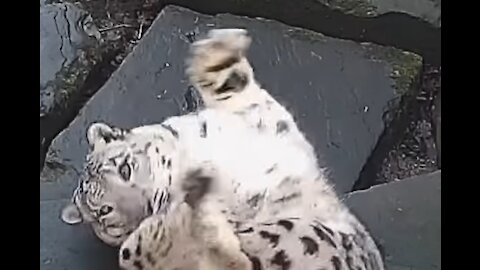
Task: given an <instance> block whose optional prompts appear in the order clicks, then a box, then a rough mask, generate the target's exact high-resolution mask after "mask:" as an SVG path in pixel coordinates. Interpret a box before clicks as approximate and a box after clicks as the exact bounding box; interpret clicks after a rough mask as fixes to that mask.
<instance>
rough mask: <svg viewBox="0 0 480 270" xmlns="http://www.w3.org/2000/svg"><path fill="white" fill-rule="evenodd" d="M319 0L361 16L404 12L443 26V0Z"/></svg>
mask: <svg viewBox="0 0 480 270" xmlns="http://www.w3.org/2000/svg"><path fill="white" fill-rule="evenodd" d="M317 1H318V2H320V3H322V4H324V5H326V6H328V7H331V8H332V9H335V10H339V11H342V12H344V13H346V14H352V15H355V16H360V17H375V16H378V15H382V14H385V13H390V12H402V13H406V14H409V15H411V16H414V17H417V18H420V19H422V20H424V21H427V22H429V23H430V24H432V25H434V26H436V27H441V25H442V1H441V0H401V1H399V0H317Z"/></svg>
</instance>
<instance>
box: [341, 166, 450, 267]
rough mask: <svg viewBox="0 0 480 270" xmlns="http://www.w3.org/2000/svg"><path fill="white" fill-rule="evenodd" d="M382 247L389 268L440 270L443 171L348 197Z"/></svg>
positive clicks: (350, 203)
mask: <svg viewBox="0 0 480 270" xmlns="http://www.w3.org/2000/svg"><path fill="white" fill-rule="evenodd" d="M345 202H346V204H347V205H348V206H349V207H350V209H351V210H352V211H353V212H354V213H355V214H357V215H358V216H359V219H360V220H361V221H362V222H364V223H365V225H366V226H367V228H368V229H369V231H370V232H371V233H372V235H373V237H374V238H375V240H376V242H377V243H378V244H380V246H381V247H383V250H384V253H385V254H384V255H385V258H386V264H387V269H422V270H436V269H441V268H442V267H441V222H440V221H441V171H436V172H433V173H430V174H424V175H421V176H416V177H412V178H407V179H402V180H401V181H398V182H392V183H389V184H384V185H378V186H375V187H373V188H370V189H368V190H364V191H356V192H353V193H350V194H348V195H347V196H346V200H345Z"/></svg>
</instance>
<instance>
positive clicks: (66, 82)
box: [40, 1, 100, 117]
mask: <svg viewBox="0 0 480 270" xmlns="http://www.w3.org/2000/svg"><path fill="white" fill-rule="evenodd" d="M99 34H100V33H99V32H98V30H97V29H96V27H95V26H94V25H93V23H92V19H91V17H89V15H88V14H87V13H86V12H85V11H84V10H82V9H80V8H78V7H77V6H75V5H73V4H70V3H61V4H45V1H43V2H42V1H40V117H42V116H45V115H46V114H48V113H50V112H51V111H52V110H53V108H54V107H55V106H56V105H57V104H59V103H60V104H61V103H63V102H64V101H65V99H66V98H68V96H69V95H71V94H72V92H74V91H76V90H78V87H77V86H78V85H79V84H81V83H82V81H83V79H84V78H85V76H86V74H87V73H88V72H87V71H88V68H89V67H90V66H89V65H91V64H92V63H91V62H92V59H90V58H93V56H91V55H87V53H86V51H87V50H88V49H90V48H93V47H94V45H95V44H96V43H95V42H93V40H94V39H92V38H91V37H92V36H98V35H99Z"/></svg>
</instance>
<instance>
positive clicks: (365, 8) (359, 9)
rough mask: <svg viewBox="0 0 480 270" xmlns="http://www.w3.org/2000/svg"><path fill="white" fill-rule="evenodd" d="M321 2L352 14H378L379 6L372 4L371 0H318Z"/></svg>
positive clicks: (370, 15)
mask: <svg viewBox="0 0 480 270" xmlns="http://www.w3.org/2000/svg"><path fill="white" fill-rule="evenodd" d="M318 1H319V2H320V3H322V4H324V5H326V6H328V7H330V8H332V9H335V10H340V11H342V12H343V13H345V14H351V15H355V16H359V17H374V16H377V15H378V12H377V7H375V6H374V5H372V4H371V3H370V1H369V0H318Z"/></svg>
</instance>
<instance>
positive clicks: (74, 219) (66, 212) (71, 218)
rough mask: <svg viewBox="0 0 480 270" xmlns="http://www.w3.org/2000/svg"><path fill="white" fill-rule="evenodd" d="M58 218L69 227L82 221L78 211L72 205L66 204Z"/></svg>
mask: <svg viewBox="0 0 480 270" xmlns="http://www.w3.org/2000/svg"><path fill="white" fill-rule="evenodd" d="M60 218H61V219H62V221H63V222H65V223H67V224H70V225H75V224H80V223H82V221H83V218H82V215H81V214H80V210H79V209H78V207H77V206H76V205H75V204H73V203H69V204H67V205H66V206H65V207H64V208H63V209H62V213H61V215H60Z"/></svg>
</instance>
